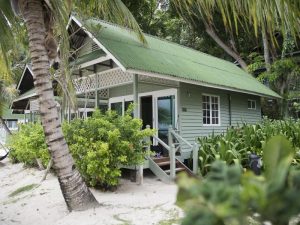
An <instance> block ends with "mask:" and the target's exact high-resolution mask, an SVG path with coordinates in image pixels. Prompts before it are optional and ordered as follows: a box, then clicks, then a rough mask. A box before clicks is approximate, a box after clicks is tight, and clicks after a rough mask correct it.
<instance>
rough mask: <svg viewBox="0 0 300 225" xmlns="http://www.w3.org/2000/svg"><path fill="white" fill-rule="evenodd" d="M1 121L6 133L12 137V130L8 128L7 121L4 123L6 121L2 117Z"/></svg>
mask: <svg viewBox="0 0 300 225" xmlns="http://www.w3.org/2000/svg"><path fill="white" fill-rule="evenodd" d="M0 121H1V123H2V126H3V128H4V130H5V131H6V133H7V134H8V135H11V131H10V129H9V128H8V127H7V125H6V123H5V121H4V119H3V118H2V117H1V116H0Z"/></svg>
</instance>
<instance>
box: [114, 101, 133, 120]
mask: <svg viewBox="0 0 300 225" xmlns="http://www.w3.org/2000/svg"><path fill="white" fill-rule="evenodd" d="M132 103H133V101H131V100H129V101H127V100H124V99H122V100H117V101H116V102H111V103H110V109H111V110H113V111H116V112H117V114H118V115H120V116H124V115H125V113H126V111H127V110H128V108H129V106H130V104H132ZM131 116H132V117H133V112H132V113H131Z"/></svg>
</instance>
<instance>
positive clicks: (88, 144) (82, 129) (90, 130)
mask: <svg viewBox="0 0 300 225" xmlns="http://www.w3.org/2000/svg"><path fill="white" fill-rule="evenodd" d="M141 128H142V121H141V120H140V119H133V118H132V117H131V116H130V113H129V112H128V113H127V114H126V115H125V116H123V117H120V116H118V115H117V114H116V113H115V112H113V111H108V112H107V113H106V114H101V113H100V112H99V111H96V112H95V113H94V114H93V116H92V117H90V118H88V119H86V120H82V119H75V120H73V121H71V122H70V123H64V124H63V131H64V134H65V138H66V141H67V143H68V145H69V148H70V151H71V153H72V155H73V158H74V160H75V163H76V166H77V168H78V169H79V171H80V173H81V174H82V175H83V177H84V178H85V180H86V181H87V182H88V183H89V185H91V186H100V187H103V188H105V189H107V188H111V187H114V186H116V185H117V184H118V178H119V177H120V176H121V170H120V166H121V165H126V166H133V165H138V164H141V163H143V162H144V157H145V155H146V154H148V152H146V151H145V149H144V148H143V146H144V144H143V143H142V140H143V139H144V138H145V137H147V136H150V135H151V134H152V133H153V131H152V130H150V129H145V130H141ZM9 147H10V148H11V149H12V150H11V153H10V157H11V159H12V160H13V161H14V162H23V163H25V164H26V165H28V166H37V165H36V158H40V159H42V162H43V164H44V165H47V163H48V160H49V153H48V151H47V146H46V144H45V137H44V133H43V129H42V126H41V125H40V124H38V123H36V124H31V123H30V124H26V125H21V127H20V131H19V132H17V133H16V134H14V135H13V137H12V138H11V139H10V142H9Z"/></svg>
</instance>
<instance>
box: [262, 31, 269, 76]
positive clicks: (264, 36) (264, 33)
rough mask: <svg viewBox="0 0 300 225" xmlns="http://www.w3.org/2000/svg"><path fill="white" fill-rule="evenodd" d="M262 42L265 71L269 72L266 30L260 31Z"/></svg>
mask: <svg viewBox="0 0 300 225" xmlns="http://www.w3.org/2000/svg"><path fill="white" fill-rule="evenodd" d="M262 40H263V47H264V58H265V64H266V69H267V71H268V72H269V71H270V69H271V59H270V51H269V43H268V39H267V32H266V30H264V29H263V30H262Z"/></svg>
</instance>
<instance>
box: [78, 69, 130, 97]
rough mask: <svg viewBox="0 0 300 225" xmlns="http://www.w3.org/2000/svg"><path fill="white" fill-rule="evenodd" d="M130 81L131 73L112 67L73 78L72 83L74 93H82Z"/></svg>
mask: <svg viewBox="0 0 300 225" xmlns="http://www.w3.org/2000/svg"><path fill="white" fill-rule="evenodd" d="M132 82H133V76H132V74H130V73H127V72H123V71H122V70H121V69H120V68H113V69H110V70H106V71H103V72H99V73H96V74H92V75H89V76H85V77H80V78H77V79H74V80H73V85H74V88H75V91H76V94H82V93H87V92H91V91H95V90H100V89H105V88H109V87H115V86H119V85H124V84H128V83H132Z"/></svg>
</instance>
